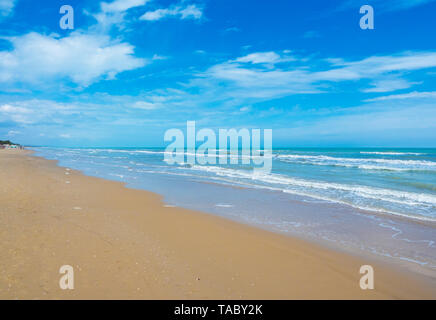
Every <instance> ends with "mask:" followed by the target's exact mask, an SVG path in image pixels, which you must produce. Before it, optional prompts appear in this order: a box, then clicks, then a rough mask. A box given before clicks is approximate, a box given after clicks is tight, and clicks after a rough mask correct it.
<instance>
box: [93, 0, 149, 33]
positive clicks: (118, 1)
mask: <svg viewBox="0 0 436 320" xmlns="http://www.w3.org/2000/svg"><path fill="white" fill-rule="evenodd" d="M147 2H149V0H115V1H113V2H110V3H108V2H102V3H101V4H100V8H101V10H100V12H98V13H96V14H91V15H92V16H93V17H94V18H95V19H96V20H97V22H98V24H97V26H96V27H97V28H100V29H102V30H104V31H105V30H108V29H109V28H110V27H111V26H113V25H117V26H118V27H119V28H122V27H123V22H124V18H125V15H126V12H127V11H128V10H130V9H132V8H136V7H142V6H144V5H145V4H146V3H147ZM85 13H87V12H85ZM87 14H89V13H87Z"/></svg>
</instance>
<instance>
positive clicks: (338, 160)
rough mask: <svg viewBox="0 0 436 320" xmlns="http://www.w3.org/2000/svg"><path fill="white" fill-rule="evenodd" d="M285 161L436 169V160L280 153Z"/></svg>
mask: <svg viewBox="0 0 436 320" xmlns="http://www.w3.org/2000/svg"><path fill="white" fill-rule="evenodd" d="M277 158H278V159H279V160H280V161H284V162H291V163H293V162H295V163H302V164H312V165H324V166H342V167H356V168H359V169H364V170H392V171H408V170H409V171H413V170H418V171H436V162H433V161H427V160H399V159H367V158H343V157H331V156H324V155H317V156H311V155H290V154H289V155H278V156H277Z"/></svg>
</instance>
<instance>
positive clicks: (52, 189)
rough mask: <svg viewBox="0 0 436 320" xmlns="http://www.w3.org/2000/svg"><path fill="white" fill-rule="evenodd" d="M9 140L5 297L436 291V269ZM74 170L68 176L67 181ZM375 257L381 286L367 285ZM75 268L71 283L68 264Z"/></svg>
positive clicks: (1, 266)
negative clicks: (169, 197)
mask: <svg viewBox="0 0 436 320" xmlns="http://www.w3.org/2000/svg"><path fill="white" fill-rule="evenodd" d="M30 154H31V152H29V151H20V150H0V298H2V299H117V298H120V299H230V298H232V299H239V298H242V299H248V298H250V299H337V298H344V299H391V298H412V299H413V298H430V299H434V298H436V283H435V279H434V278H431V277H425V276H423V275H418V274H414V273H411V272H407V271H405V270H400V269H397V268H396V267H395V268H394V267H392V266H390V265H388V264H385V263H382V262H380V261H373V260H368V259H366V258H362V257H354V256H350V255H347V254H343V253H339V252H336V251H332V250H330V249H326V248H324V247H321V246H318V245H316V244H312V243H307V242H304V241H301V240H298V239H294V238H290V237H287V236H282V235H278V234H274V233H271V232H267V231H263V230H259V229H256V228H252V227H249V226H245V225H241V224H238V223H235V222H232V221H228V220H226V219H222V218H219V217H215V216H212V215H209V214H204V213H201V212H195V211H190V210H185V209H181V208H167V207H164V203H163V202H162V199H161V197H160V196H158V195H156V194H153V193H150V192H146V191H141V190H132V189H128V188H125V187H124V186H123V184H122V183H118V182H112V181H107V180H103V179H98V178H94V177H88V176H84V175H82V174H81V173H79V172H77V171H74V170H70V171H67V169H66V168H61V167H59V166H57V165H56V162H54V161H49V160H45V159H42V158H37V157H33V156H30ZM68 182H69V183H68ZM363 264H371V265H372V266H373V267H374V270H375V289H374V290H361V289H360V287H359V279H360V276H361V275H360V274H359V268H360V266H361V265H363ZM62 265H71V266H73V268H74V277H75V283H74V284H75V289H74V290H61V289H60V287H59V279H60V277H61V275H60V274H59V268H60V267H61V266H62Z"/></svg>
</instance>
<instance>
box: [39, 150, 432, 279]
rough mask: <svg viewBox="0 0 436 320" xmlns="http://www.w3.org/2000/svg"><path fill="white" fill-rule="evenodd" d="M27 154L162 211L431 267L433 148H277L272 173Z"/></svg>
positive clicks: (156, 159) (125, 154)
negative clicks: (122, 186)
mask: <svg viewBox="0 0 436 320" xmlns="http://www.w3.org/2000/svg"><path fill="white" fill-rule="evenodd" d="M34 150H36V151H37V155H40V156H43V157H45V158H48V159H56V160H59V162H60V165H61V166H66V167H70V168H74V169H78V170H81V171H82V172H84V173H85V174H88V175H92V176H98V177H102V178H107V179H113V180H117V181H123V182H126V183H127V185H128V186H130V187H134V188H141V189H146V190H150V191H153V192H157V193H159V194H162V195H163V196H164V198H165V201H166V203H167V204H169V205H176V206H182V207H186V208H190V209H197V210H202V211H205V212H209V213H212V214H217V215H220V216H224V217H227V218H230V219H234V220H237V221H240V222H244V223H248V224H252V225H256V226H260V227H263V228H266V229H271V230H273V231H277V232H281V233H287V234H292V235H298V236H301V237H304V238H310V239H315V240H319V241H322V242H324V243H329V244H334V245H335V246H338V247H340V248H345V249H347V250H350V251H353V252H356V250H361V251H365V252H371V253H373V254H377V255H380V256H384V257H389V258H394V259H396V260H398V261H401V262H408V263H409V262H410V263H413V264H418V265H421V266H425V267H429V268H431V269H432V270H435V269H436V232H435V226H436V224H435V222H436V149H294V148H292V149H275V150H273V154H272V170H271V172H257V171H253V167H254V166H253V165H252V164H242V163H241V162H239V163H238V164H225V165H219V164H215V165H199V164H194V165H188V164H186V163H182V164H174V165H170V164H168V163H167V162H166V161H165V159H164V156H165V150H164V149H156V148H154V149H151V148H127V149H122V148H106V149H103V148H98V149H97V148H94V149H82V148H34ZM230 157H238V155H237V154H235V153H231V155H230ZM185 160H186V159H185ZM217 162H218V161H217Z"/></svg>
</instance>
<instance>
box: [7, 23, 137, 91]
mask: <svg viewBox="0 0 436 320" xmlns="http://www.w3.org/2000/svg"><path fill="white" fill-rule="evenodd" d="M9 41H10V42H11V44H12V45H13V50H11V51H0V83H1V82H8V83H11V82H12V83H15V82H23V83H32V84H43V83H45V82H46V81H50V80H63V79H68V80H70V81H72V82H74V83H76V84H79V85H82V86H87V85H89V84H91V83H93V82H95V81H98V80H100V79H101V78H109V79H110V78H113V77H114V76H115V75H116V74H118V73H120V72H123V71H126V70H132V69H136V68H139V67H142V66H144V65H145V64H146V61H145V60H144V59H139V58H136V57H134V56H133V52H134V47H133V46H132V45H130V44H128V43H122V42H115V41H112V40H110V38H109V37H108V36H105V35H97V34H95V35H92V34H83V33H80V32H76V33H72V34H71V35H70V36H68V37H64V38H58V37H56V36H53V35H51V36H46V35H41V34H38V33H34V32H33V33H29V34H26V35H23V36H21V37H13V38H9Z"/></svg>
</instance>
